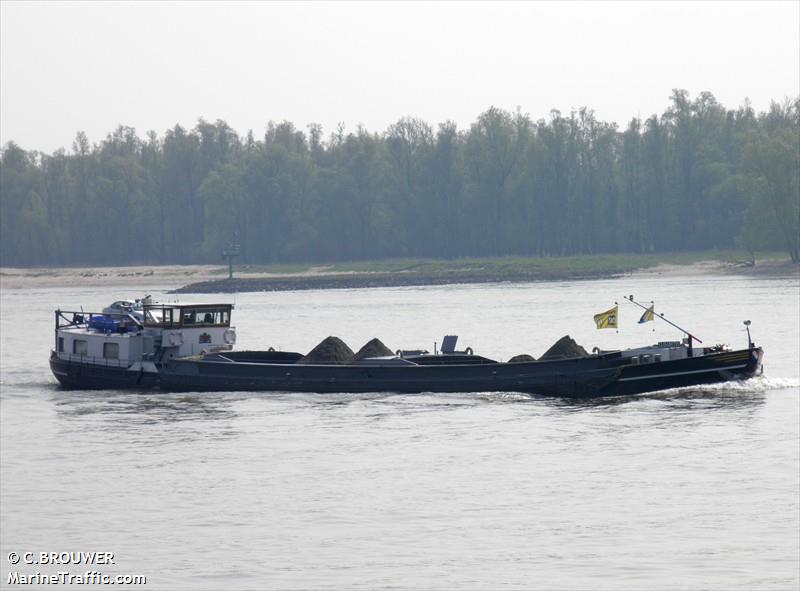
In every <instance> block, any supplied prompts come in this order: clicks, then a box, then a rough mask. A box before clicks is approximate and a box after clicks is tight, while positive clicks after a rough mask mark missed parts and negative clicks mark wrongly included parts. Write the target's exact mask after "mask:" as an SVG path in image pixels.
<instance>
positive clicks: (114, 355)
mask: <svg viewBox="0 0 800 591" xmlns="http://www.w3.org/2000/svg"><path fill="white" fill-rule="evenodd" d="M103 357H104V358H105V359H119V343H103Z"/></svg>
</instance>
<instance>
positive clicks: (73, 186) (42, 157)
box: [0, 90, 800, 266]
mask: <svg viewBox="0 0 800 591" xmlns="http://www.w3.org/2000/svg"><path fill="white" fill-rule="evenodd" d="M234 237H235V240H236V241H238V243H239V244H240V245H241V257H240V261H241V262H247V263H274V262H312V261H314V262H328V261H343V260H360V259H382V258H394V257H426V258H429V257H433V258H458V257H472V256H503V255H524V256H559V255H574V254H599V253H619V252H636V253H653V252H676V251H685V250H705V249H728V248H736V247H739V248H745V249H747V250H748V251H750V252H755V251H756V250H757V249H779V250H782V251H784V252H787V253H788V254H789V256H790V257H791V259H792V261H794V262H798V261H800V98H798V99H794V100H786V101H784V102H782V103H777V102H773V103H772V104H771V106H770V108H769V109H768V111H766V112H762V113H758V114H757V113H755V112H754V110H753V109H752V107H751V106H750V105H749V104H747V103H745V104H744V105H742V106H740V107H739V108H737V109H733V110H731V109H726V108H724V107H723V106H722V105H721V104H720V103H719V102H718V101H717V100H716V99H715V97H714V96H713V95H712V94H711V93H708V92H704V93H701V94H700V95H698V96H697V97H695V98H694V99H692V98H691V97H690V96H689V94H688V93H687V92H686V91H684V90H675V91H673V93H672V96H671V98H670V101H669V104H668V106H667V108H666V110H665V111H664V113H663V114H661V115H652V116H651V117H649V118H647V119H645V120H642V119H639V118H634V119H631V121H630V122H629V123H628V124H627V126H626V127H625V128H624V129H620V128H619V127H618V126H617V125H616V124H613V123H607V122H603V121H599V120H598V119H597V118H596V117H595V115H594V113H593V111H591V110H590V109H587V108H582V109H579V110H576V111H574V112H571V113H569V115H565V114H562V113H560V112H559V111H555V110H554V111H552V112H551V113H550V114H549V117H547V118H546V119H540V120H537V121H534V120H532V119H531V118H530V116H529V115H527V114H524V113H522V112H520V111H519V110H517V111H516V112H508V111H505V110H502V109H498V108H494V107H492V108H489V109H488V110H486V111H485V112H483V113H481V114H480V115H479V116H478V117H477V120H476V121H475V122H474V123H472V124H471V125H470V126H469V129H459V128H458V127H457V126H456V124H455V123H453V122H450V121H448V122H445V123H441V124H439V125H438V126H437V127H433V126H432V125H430V124H429V123H426V122H425V121H422V120H419V119H416V118H411V117H405V118H402V119H400V120H399V121H397V123H395V124H393V125H390V126H389V127H388V129H386V130H385V131H384V132H382V133H374V132H369V131H367V130H366V129H364V128H363V127H358V128H357V129H356V130H355V131H347V130H346V129H345V128H344V127H343V126H339V127H338V128H337V129H336V130H335V131H334V132H333V133H331V134H330V135H329V136H328V137H327V138H326V137H323V130H322V128H321V126H319V125H310V126H309V127H308V129H307V131H302V130H298V129H296V128H295V126H294V125H293V124H292V123H290V122H283V123H272V122H271V123H269V124H268V125H267V127H266V130H265V133H264V135H263V136H261V137H256V136H255V135H254V134H253V133H252V131H251V132H249V133H247V134H246V135H245V136H243V137H240V136H239V135H237V133H235V132H234V130H233V129H231V128H230V127H229V126H228V125H227V124H226V123H225V122H224V121H219V120H218V121H216V122H214V123H210V122H207V121H204V120H200V121H199V122H198V123H197V125H196V127H195V128H194V129H191V130H187V129H184V128H183V127H181V126H179V125H176V126H175V127H174V128H172V129H170V130H168V131H167V132H166V133H165V134H164V135H163V137H159V136H158V135H157V134H156V133H155V132H152V131H151V132H149V133H147V134H146V136H145V137H139V136H138V135H137V134H136V131H135V130H134V129H132V128H130V127H124V126H120V127H119V128H117V129H116V130H115V131H114V132H112V133H110V134H108V136H107V137H106V138H105V139H104V140H103V141H101V142H100V143H98V144H94V145H91V144H90V142H89V141H88V139H87V137H86V135H85V134H84V133H78V134H77V136H76V139H75V141H74V143H73V145H72V150H71V151H70V152H67V151H65V150H58V151H56V152H54V153H52V154H43V153H40V152H36V151H25V150H23V149H22V148H20V147H19V146H17V145H16V144H15V143H13V142H9V143H7V144H6V145H5V146H4V147H3V149H2V152H1V153H0V264H2V265H4V266H32V265H33V266H35V265H82V264H95V265H97V264H117V265H119V264H137V263H139V264H141V263H214V262H219V261H220V252H221V250H222V248H223V247H224V246H225V245H226V244H227V243H229V242H231V241H232V240H234Z"/></svg>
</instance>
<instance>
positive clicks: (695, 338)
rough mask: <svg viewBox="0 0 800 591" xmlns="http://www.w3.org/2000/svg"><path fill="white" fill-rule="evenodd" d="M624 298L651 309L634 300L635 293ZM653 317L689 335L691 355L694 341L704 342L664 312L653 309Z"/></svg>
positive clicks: (690, 354)
mask: <svg viewBox="0 0 800 591" xmlns="http://www.w3.org/2000/svg"><path fill="white" fill-rule="evenodd" d="M622 299H623V300H627V301H629V302H630V303H632V304H636V305H637V306H639V307H640V308H642V309H643V310H649V308H648V307H647V306H644V305H642V304H640V303H639V302H637V301H636V300H634V299H633V295H629V296H628V297H625V296H623V297H622ZM653 317H654V318H660V319H661V320H663V321H664V322H666V323H667V324H669V325H670V326H674V327H675V328H677V329H678V330H679V331H681V332H682V333H683V334H685V335H686V336H687V337H689V357H691V356H692V341H697V342H698V343H702V342H703V341H701V340H700V339H698V338H697V337H696V336H694V335H693V334H692V333H690V332H689V331H688V330H686V329H685V328H682V327H680V326H678V325H677V324H675V323H674V322H672V321H671V320H669V319H667V318H665V317H664V314H656V313H655V310H654V311H653Z"/></svg>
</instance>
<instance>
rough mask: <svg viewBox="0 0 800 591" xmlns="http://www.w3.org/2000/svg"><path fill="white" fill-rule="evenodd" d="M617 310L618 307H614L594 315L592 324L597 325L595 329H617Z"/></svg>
mask: <svg viewBox="0 0 800 591" xmlns="http://www.w3.org/2000/svg"><path fill="white" fill-rule="evenodd" d="M618 310H619V306H614V307H613V308H611V309H610V310H606V311H605V312H600V313H599V314H595V315H594V322H595V324H597V328H617V318H618V316H617V312H618Z"/></svg>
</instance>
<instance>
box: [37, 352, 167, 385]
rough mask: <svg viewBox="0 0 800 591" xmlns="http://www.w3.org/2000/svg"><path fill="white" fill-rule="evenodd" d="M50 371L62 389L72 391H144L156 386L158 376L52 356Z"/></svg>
mask: <svg viewBox="0 0 800 591" xmlns="http://www.w3.org/2000/svg"><path fill="white" fill-rule="evenodd" d="M50 370H51V371H52V372H53V375H54V376H55V377H56V379H57V380H58V383H59V384H61V386H62V387H63V388H68V389H72V390H127V389H142V390H144V389H149V388H155V387H156V386H158V376H157V374H155V373H148V372H142V371H131V370H129V369H126V368H124V367H113V366H103V365H97V364H92V363H81V362H77V361H65V360H62V359H58V358H57V357H52V356H51V357H50Z"/></svg>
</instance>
